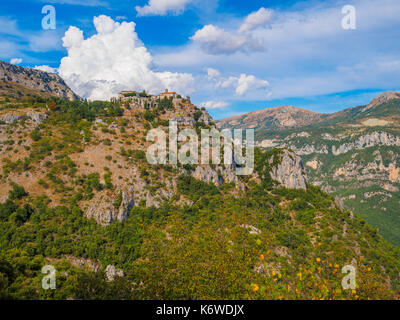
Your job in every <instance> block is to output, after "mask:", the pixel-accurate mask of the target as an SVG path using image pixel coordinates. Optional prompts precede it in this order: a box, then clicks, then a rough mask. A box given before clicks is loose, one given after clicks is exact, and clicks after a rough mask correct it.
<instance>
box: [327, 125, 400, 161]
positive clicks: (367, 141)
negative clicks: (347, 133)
mask: <svg viewBox="0 0 400 320" xmlns="http://www.w3.org/2000/svg"><path fill="white" fill-rule="evenodd" d="M374 146H400V137H398V136H394V135H393V134H391V133H388V132H384V131H375V132H373V133H370V134H366V135H363V136H361V137H359V138H358V139H357V140H356V141H354V142H350V143H345V144H342V145H340V146H339V147H338V148H336V147H335V146H332V153H333V154H334V155H340V154H343V153H346V152H349V151H352V150H360V149H366V148H370V147H374Z"/></svg>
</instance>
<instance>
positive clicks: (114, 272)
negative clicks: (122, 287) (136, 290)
mask: <svg viewBox="0 0 400 320" xmlns="http://www.w3.org/2000/svg"><path fill="white" fill-rule="evenodd" d="M124 276H125V273H124V271H123V270H121V269H118V268H116V267H115V266H114V265H112V264H109V265H108V266H107V267H106V277H107V280H108V281H114V279H115V278H116V277H124Z"/></svg>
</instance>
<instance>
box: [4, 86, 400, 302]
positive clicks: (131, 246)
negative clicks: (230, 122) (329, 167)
mask: <svg viewBox="0 0 400 320" xmlns="http://www.w3.org/2000/svg"><path fill="white" fill-rule="evenodd" d="M0 111H1V119H2V120H1V121H0V141H1V142H0V143H1V149H0V172H1V176H0V202H1V203H0V297H1V298H3V299H5V298H6V299H349V300H350V299H394V298H396V297H397V296H398V293H399V289H400V278H399V275H400V249H399V248H397V247H395V246H392V245H391V244H389V243H388V242H387V241H385V240H384V239H383V238H382V237H381V236H380V235H379V234H378V232H377V231H376V229H374V228H372V227H370V226H369V224H368V223H366V222H365V220H363V219H362V218H360V217H358V216H357V215H354V214H352V213H351V212H350V211H348V210H345V209H343V208H341V203H340V201H336V200H335V199H334V197H332V196H330V195H328V194H326V193H325V192H324V191H322V190H321V189H320V188H319V187H317V186H313V185H312V183H311V182H312V181H313V180H311V181H310V180H308V178H307V176H306V174H305V168H304V165H303V161H302V159H301V158H300V156H298V155H296V154H295V153H294V152H293V151H291V150H289V149H287V148H282V149H271V150H262V149H259V148H256V149H255V169H254V172H253V173H252V174H251V175H247V176H238V175H236V171H235V170H236V169H237V168H238V166H237V165H236V164H232V165H195V164H192V165H182V164H180V163H179V162H178V164H176V165H174V164H170V165H163V164H150V163H149V162H148V161H147V159H146V151H147V150H148V148H149V146H150V145H152V144H153V142H151V141H148V139H147V133H148V132H149V130H151V129H162V130H163V131H164V132H168V126H169V122H168V120H169V119H175V120H176V121H177V124H178V129H179V131H181V130H182V129H194V130H195V132H197V133H200V132H201V129H211V128H215V124H214V122H213V120H212V119H211V117H210V116H209V115H208V113H207V111H206V110H204V109H199V108H197V107H196V106H194V105H193V104H192V103H191V102H190V99H188V98H183V97H181V96H180V95H178V94H175V93H170V92H168V91H167V92H166V93H164V94H160V95H157V96H153V95H149V94H146V93H145V92H142V93H137V92H134V91H131V92H123V93H121V94H120V96H119V97H118V98H116V99H112V100H111V101H94V102H88V101H68V100H67V99H61V98H57V97H47V98H41V99H36V100H35V99H33V100H26V101H25V100H24V102H22V101H19V100H18V99H17V98H16V99H15V101H13V102H12V103H10V102H7V103H6V102H4V101H3V102H2V101H0ZM310 116H311V117H317V116H315V115H312V114H311V113H310ZM279 132H281V131H279ZM280 134H281V133H280ZM300 136H302V135H300ZM332 141H335V140H332ZM342 143H344V141H343V142H342ZM183 145H184V142H180V143H179V146H178V148H179V149H181V148H182V147H183ZM307 168H309V167H308V166H307ZM45 265H51V266H53V267H54V268H55V270H56V286H57V290H44V289H43V288H42V287H41V283H42V279H43V276H44V275H43V274H42V272H41V270H42V267H43V266H45ZM345 266H347V267H346V268H349V267H351V266H352V267H354V268H356V270H357V273H356V279H357V287H356V288H353V289H350V290H349V289H346V288H343V287H342V279H343V277H344V274H342V272H341V271H342V268H343V267H345Z"/></svg>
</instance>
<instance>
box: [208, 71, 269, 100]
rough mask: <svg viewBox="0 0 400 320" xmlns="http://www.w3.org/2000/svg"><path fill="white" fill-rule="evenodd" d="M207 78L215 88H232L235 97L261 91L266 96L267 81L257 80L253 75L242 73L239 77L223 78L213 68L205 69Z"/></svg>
mask: <svg viewBox="0 0 400 320" xmlns="http://www.w3.org/2000/svg"><path fill="white" fill-rule="evenodd" d="M207 78H208V80H209V81H212V82H214V84H215V88H222V89H227V88H234V89H235V94H236V95H237V96H243V95H244V94H245V93H247V92H251V91H252V92H255V91H258V90H261V91H263V92H264V96H265V95H266V94H267V91H266V90H267V88H268V86H269V83H268V81H266V80H262V79H258V78H256V77H255V76H254V75H246V74H244V73H242V74H241V75H240V76H239V77H233V76H231V77H228V78H226V77H223V76H221V73H220V72H219V71H218V70H216V69H213V68H208V69H207Z"/></svg>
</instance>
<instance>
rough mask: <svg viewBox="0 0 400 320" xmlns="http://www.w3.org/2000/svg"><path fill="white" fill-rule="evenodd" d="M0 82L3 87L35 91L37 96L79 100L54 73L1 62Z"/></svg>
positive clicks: (18, 91)
mask: <svg viewBox="0 0 400 320" xmlns="http://www.w3.org/2000/svg"><path fill="white" fill-rule="evenodd" d="M0 80H1V81H2V82H3V83H4V84H5V85H12V84H16V85H17V86H22V87H25V88H28V89H30V90H36V91H37V92H36V93H37V94H38V95H42V94H43V93H44V94H50V95H52V96H57V97H59V98H66V99H68V100H80V99H81V98H80V97H79V96H78V95H77V94H76V93H74V92H73V91H72V89H71V88H69V87H68V85H67V84H66V83H65V81H64V80H63V79H62V78H61V77H60V76H59V75H58V74H56V73H49V72H45V71H41V70H37V69H32V68H26V67H21V66H17V65H14V64H11V63H8V62H5V61H1V60H0ZM20 92H21V90H17V93H20Z"/></svg>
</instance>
